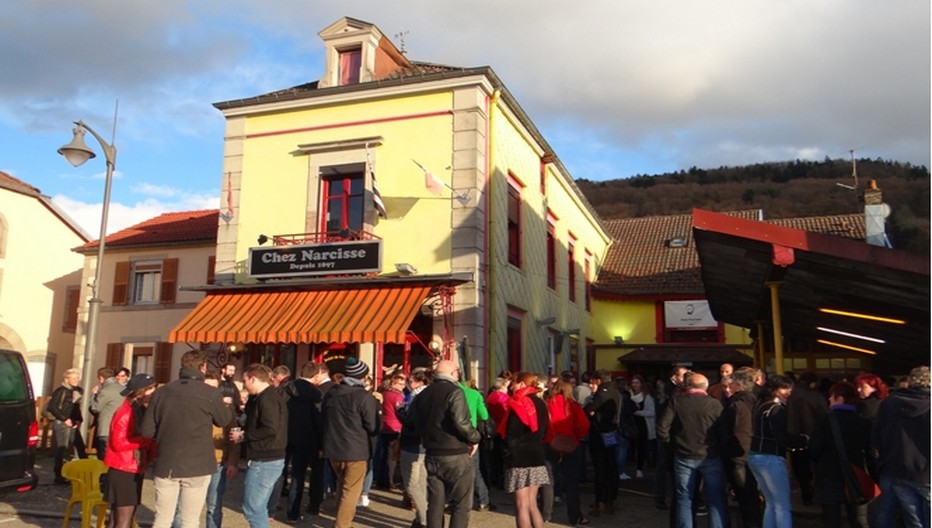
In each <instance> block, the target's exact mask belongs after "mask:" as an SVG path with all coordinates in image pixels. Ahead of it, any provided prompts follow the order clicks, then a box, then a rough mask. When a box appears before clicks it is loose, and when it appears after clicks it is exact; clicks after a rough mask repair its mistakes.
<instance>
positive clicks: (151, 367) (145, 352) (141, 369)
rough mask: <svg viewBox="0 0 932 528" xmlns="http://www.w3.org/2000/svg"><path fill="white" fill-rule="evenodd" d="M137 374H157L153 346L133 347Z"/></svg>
mask: <svg viewBox="0 0 932 528" xmlns="http://www.w3.org/2000/svg"><path fill="white" fill-rule="evenodd" d="M130 370H132V371H133V372H134V373H136V374H155V349H154V348H153V347H151V346H137V347H133V365H132V366H131V367H130Z"/></svg>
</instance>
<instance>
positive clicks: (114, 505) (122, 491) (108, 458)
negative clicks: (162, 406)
mask: <svg viewBox="0 0 932 528" xmlns="http://www.w3.org/2000/svg"><path fill="white" fill-rule="evenodd" d="M153 392H155V378H153V377H152V376H150V375H148V374H136V375H135V376H133V377H132V379H130V381H129V383H128V384H127V385H126V388H125V389H123V392H121V393H120V394H122V395H123V396H126V400H124V401H123V404H122V405H120V407H119V408H118V409H117V410H116V413H114V415H113V421H112V422H110V437H109V438H108V439H107V454H106V455H105V456H104V463H105V464H107V466H108V467H109V468H110V471H109V472H108V473H107V479H108V481H109V485H108V487H107V500H108V501H109V502H110V523H109V524H108V525H107V526H108V528H130V526H131V525H132V522H133V516H134V515H136V507H137V506H139V502H140V498H141V496H142V481H143V477H144V476H145V472H146V465H147V464H148V462H149V460H151V459H152V458H155V443H154V442H153V441H152V440H150V439H148V438H143V437H142V436H140V435H139V434H138V433H137V432H136V424H137V423H139V422H141V421H142V413H143V412H145V404H146V403H147V402H148V400H149V396H151V395H152V393H153Z"/></svg>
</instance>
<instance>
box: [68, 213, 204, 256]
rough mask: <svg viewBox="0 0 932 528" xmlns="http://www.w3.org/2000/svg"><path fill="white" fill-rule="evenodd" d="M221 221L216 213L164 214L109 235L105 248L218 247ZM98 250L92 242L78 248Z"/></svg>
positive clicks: (95, 242) (94, 242)
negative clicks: (210, 244)
mask: <svg viewBox="0 0 932 528" xmlns="http://www.w3.org/2000/svg"><path fill="white" fill-rule="evenodd" d="M218 217H219V211H218V210H217V209H207V210H203V211H182V212H174V213H165V214H162V215H159V216H157V217H155V218H151V219H149V220H146V221H145V222H142V223H139V224H136V225H134V226H131V227H127V228H126V229H123V230H120V231H117V232H116V233H112V234H110V235H107V238H106V243H107V245H106V247H108V248H118V247H128V246H157V245H172V244H179V243H192V242H204V243H208V242H213V243H216V240H217V222H218ZM96 248H97V241H96V240H93V241H91V242H88V243H87V244H84V245H83V246H80V247H78V248H77V251H79V252H80V251H82V250H89V249H96Z"/></svg>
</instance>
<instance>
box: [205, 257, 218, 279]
mask: <svg viewBox="0 0 932 528" xmlns="http://www.w3.org/2000/svg"><path fill="white" fill-rule="evenodd" d="M216 266H217V257H215V256H213V255H211V256H209V257H207V284H213V283H214V268H215V267H216Z"/></svg>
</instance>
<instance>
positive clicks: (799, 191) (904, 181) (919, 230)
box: [576, 159, 930, 254]
mask: <svg viewBox="0 0 932 528" xmlns="http://www.w3.org/2000/svg"><path fill="white" fill-rule="evenodd" d="M857 175H858V187H859V189H858V191H857V192H855V191H854V190H851V189H846V188H844V187H841V186H840V185H838V184H844V185H847V186H852V185H854V178H853V176H852V164H851V161H850V160H830V159H826V160H824V161H821V162H819V161H793V162H783V163H759V164H756V165H749V166H744V167H720V168H717V169H698V168H695V167H693V168H691V169H689V170H688V171H679V172H674V173H667V174H660V175H656V176H645V175H638V176H634V177H631V178H626V179H621V180H610V181H600V182H596V181H590V180H586V179H579V180H576V183H577V185H578V186H579V188H580V189H581V190H582V192H583V193H584V194H585V195H586V198H588V199H589V202H590V203H592V205H593V207H594V208H595V210H596V211H598V213H599V215H601V217H602V218H604V219H609V218H631V217H640V216H653V215H666V214H681V213H689V212H690V211H691V210H692V209H693V208H701V209H708V210H711V211H733V210H739V209H762V210H763V211H764V218H767V219H774V218H792V217H804V216H823V215H833V214H848V213H854V212H863V210H864V204H863V202H862V201H861V198H860V195H861V193H862V192H863V190H864V188H865V187H866V186H867V185H868V182H869V181H870V180H876V182H877V185H878V187H879V188H880V189H881V191H882V192H883V201H884V203H886V204H888V205H889V206H890V208H891V209H892V214H891V215H890V217H889V218H888V219H887V234H888V236H889V238H890V240H891V242H892V243H893V247H895V248H898V249H906V250H910V251H915V252H920V253H924V254H928V253H929V234H930V232H929V186H930V181H929V169H928V168H927V167H921V166H920V167H917V166H914V165H910V164H908V163H907V164H903V163H897V162H890V161H882V160H869V159H859V160H857Z"/></svg>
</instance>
